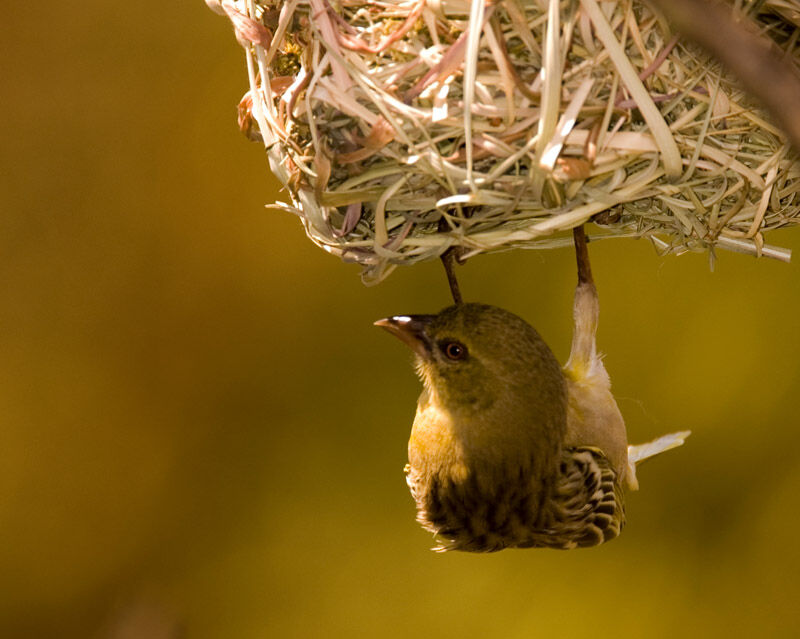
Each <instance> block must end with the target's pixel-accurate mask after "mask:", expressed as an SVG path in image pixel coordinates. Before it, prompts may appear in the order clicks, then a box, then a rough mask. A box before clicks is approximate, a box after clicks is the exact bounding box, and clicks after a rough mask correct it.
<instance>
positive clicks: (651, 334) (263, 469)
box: [0, 0, 800, 639]
mask: <svg viewBox="0 0 800 639" xmlns="http://www.w3.org/2000/svg"><path fill="white" fill-rule="evenodd" d="M40 9H44V8H43V7H42V8H40ZM3 14H4V15H3V19H2V20H1V21H0V42H2V43H3V45H2V49H3V56H2V57H3V67H4V69H3V74H2V76H3V99H2V102H1V103H0V109H2V118H0V128H1V130H2V137H1V138H0V139H2V153H0V244H1V245H2V250H1V252H0V636H2V637H3V638H8V639H12V638H17V637H20V638H37V639H38V638H50V637H58V638H71V637H92V638H94V637H102V638H105V637H109V638H112V639H120V638H125V639H138V638H148V639H149V638H152V639H161V638H164V639H166V638H167V637H170V638H171V637H179V636H181V637H189V638H192V639H194V638H198V639H213V638H217V637H236V638H237V639H238V638H241V639H249V638H261V637H322V636H325V637H409V636H419V637H428V636H444V637H454V636H460V637H511V638H516V637H519V638H523V637H525V638H527V637H535V636H545V635H548V636H553V635H554V636H559V637H577V636H584V635H585V634H587V633H589V632H591V633H592V634H594V635H597V634H599V635H600V636H603V635H605V634H606V630H607V631H608V634H610V633H612V632H613V633H614V635H615V636H617V637H642V636H647V637H672V636H674V635H675V634H676V633H678V632H680V633H681V635H682V636H705V637H716V636H720V637H721V636H729V635H731V634H735V635H736V636H754V635H758V636H776V637H781V636H783V637H785V636H791V635H793V634H794V632H796V630H797V628H798V625H799V624H800V607H798V606H797V601H798V597H799V596H800V583H799V582H798V580H797V575H798V572H800V549H799V547H798V544H797V540H796V537H797V535H796V531H797V529H798V526H799V525H800V514H799V513H800V509H799V508H798V505H800V447H798V445H797V430H798V416H797V415H798V411H797V405H796V404H795V400H796V399H797V396H798V388H797V386H798V380H799V379H800V357H799V356H800V334H799V333H798V321H797V315H798V312H800V299H798V283H800V229H795V230H788V231H781V232H777V233H773V234H771V235H770V236H768V241H769V242H771V243H773V244H781V245H784V246H788V247H791V248H794V250H795V252H796V258H795V262H794V263H792V264H790V265H786V264H781V263H777V262H772V261H767V260H756V259H754V258H751V257H746V256H739V255H733V254H727V253H722V254H720V255H719V260H718V263H717V266H716V271H715V272H713V273H712V272H710V270H709V266H708V260H707V257H706V256H703V255H687V256H682V257H669V258H660V257H658V256H657V255H656V254H655V252H654V251H653V249H652V247H651V246H650V245H649V243H647V242H643V241H642V242H637V241H634V240H614V241H611V242H608V243H599V244H595V245H592V257H593V260H594V264H593V266H594V269H595V277H596V280H597V282H598V286H599V288H600V295H601V307H602V316H601V329H600V345H601V347H602V349H603V350H604V351H605V352H606V353H607V358H606V365H607V367H608V369H609V371H610V373H611V376H612V380H613V381H614V387H615V391H616V394H617V396H618V397H619V401H620V406H621V408H622V411H623V413H624V415H625V417H626V420H627V423H628V431H629V433H630V436H631V439H632V440H634V441H644V440H647V439H649V438H652V437H655V436H657V435H659V434H661V433H664V432H667V431H672V430H677V429H691V430H692V431H693V433H694V434H693V435H692V437H691V438H690V440H689V441H688V443H687V445H686V446H685V447H684V448H682V449H680V450H677V451H674V452H671V453H669V454H667V455H664V456H663V457H660V458H658V459H657V460H655V461H653V462H651V463H650V464H648V465H647V466H645V467H644V468H643V470H642V471H641V472H640V479H641V485H642V490H641V491H640V492H639V493H635V494H632V495H631V496H630V499H629V504H628V521H629V523H628V526H627V528H626V530H625V533H624V534H623V536H622V537H621V538H620V539H619V540H617V541H614V542H613V543H611V544H608V545H607V546H603V547H600V548H596V549H590V550H582V551H572V552H558V551H541V550H540V551H505V552H502V553H498V554H494V555H488V556H471V555H465V554H450V555H437V554H435V553H432V552H431V551H430V550H429V548H430V547H431V545H432V541H431V539H430V536H429V535H428V534H427V533H425V532H424V531H422V530H421V529H420V528H419V527H418V526H417V524H416V523H415V521H414V512H413V505H412V501H411V498H410V496H409V494H408V491H407V489H406V486H405V482H404V478H403V474H402V468H403V465H404V463H405V461H406V457H405V446H406V439H407V436H408V430H409V427H410V424H411V420H412V417H413V414H414V408H415V401H416V397H417V394H418V392H419V383H418V381H417V380H416V378H415V376H414V373H413V371H412V368H411V358H410V355H409V353H408V352H407V350H406V349H405V347H404V346H403V345H402V344H400V343H399V342H397V341H396V340H394V339H392V338H391V337H390V336H388V335H387V334H385V333H384V332H382V331H380V330H379V329H377V328H373V327H372V326H371V323H372V321H374V320H375V319H377V318H380V317H384V316H386V315H389V314H394V313H409V312H432V311H436V310H438V309H439V308H441V307H442V306H444V305H446V304H447V303H448V293H447V288H446V284H445V279H444V276H443V272H442V270H441V267H440V265H439V264H437V263H431V264H425V265H420V266H416V267H413V268H404V269H400V270H397V271H395V273H394V274H392V275H391V276H390V277H389V279H388V280H387V281H386V282H385V283H383V284H381V285H380V286H378V287H376V288H365V287H364V286H363V285H362V284H361V283H360V281H359V278H358V268H357V267H356V266H354V265H344V264H342V263H341V262H339V261H338V260H337V259H336V258H333V257H331V256H328V255H327V254H325V253H324V252H323V251H321V250H320V249H318V248H316V247H315V246H313V245H312V244H311V243H310V242H309V241H308V240H307V239H306V238H305V236H304V234H303V231H302V228H301V226H300V224H299V222H298V221H297V220H296V219H294V218H293V217H291V216H290V215H288V214H285V213H278V212H273V211H266V210H265V209H264V208H263V206H264V205H265V204H268V203H271V202H273V201H274V200H275V199H276V198H278V197H280V196H279V194H278V188H277V184H276V182H275V180H274V179H273V178H272V177H271V175H270V174H269V171H268V168H267V163H266V159H265V156H264V153H263V148H262V147H260V146H259V145H258V144H254V143H250V142H248V141H247V140H246V139H245V138H244V136H242V135H241V134H240V132H239V131H238V129H237V126H236V104H237V102H238V100H239V98H240V97H241V95H242V93H243V92H244V91H245V89H246V74H245V68H244V56H243V54H242V52H241V51H240V49H239V47H238V45H237V44H236V42H235V40H234V37H233V33H232V30H231V28H230V25H229V24H228V23H227V22H226V20H224V19H223V18H220V17H219V16H217V15H215V14H213V13H212V12H210V11H209V10H208V9H207V8H206V6H205V5H204V3H203V2H201V1H200V0H196V1H193V2H179V3H168V2H165V3H158V4H157V5H155V4H153V3H124V4H120V3H105V2H100V1H98V0H88V1H87V2H84V3H81V5H80V7H79V8H76V7H74V6H73V5H71V4H70V3H55V4H52V3H51V4H50V5H48V6H47V7H46V10H39V11H37V10H35V9H32V8H31V7H30V6H28V5H26V4H25V3H10V4H8V6H6V7H5V9H4V12H3ZM460 277H461V283H462V289H463V290H464V292H465V295H466V296H467V298H469V299H472V300H480V301H484V302H489V303H493V304H497V305H500V306H503V307H506V308H508V309H510V310H512V311H514V312H516V313H518V314H520V315H522V316H523V317H525V318H526V319H528V320H529V321H530V322H531V323H532V324H534V325H535V326H537V327H538V329H539V330H540V332H541V333H542V334H543V336H544V337H545V339H546V340H547V341H548V342H549V343H550V345H551V346H552V347H553V349H554V351H555V352H556V354H557V355H558V356H559V358H560V359H561V360H562V361H564V359H565V357H566V355H567V352H568V348H569V343H570V336H571V326H570V321H571V318H570V314H571V303H572V292H573V284H574V280H575V275H574V268H573V256H572V253H571V252H570V251H559V252H551V253H539V252H522V251H517V252H513V253H504V254H498V255H493V256H484V257H478V258H476V259H474V260H472V261H471V262H470V263H469V264H468V265H467V266H465V267H464V268H462V269H461V271H460Z"/></svg>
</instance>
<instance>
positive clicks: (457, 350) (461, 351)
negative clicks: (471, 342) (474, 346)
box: [442, 342, 467, 361]
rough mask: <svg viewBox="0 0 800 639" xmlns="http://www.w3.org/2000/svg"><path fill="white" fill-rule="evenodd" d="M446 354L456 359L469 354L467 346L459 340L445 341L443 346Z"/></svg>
mask: <svg viewBox="0 0 800 639" xmlns="http://www.w3.org/2000/svg"><path fill="white" fill-rule="evenodd" d="M442 351H444V354H445V356H446V357H447V358H448V359H452V360H454V361H457V360H460V359H464V358H465V357H466V356H467V347H466V346H464V345H463V344H460V343H459V342H445V343H444V345H443V346H442Z"/></svg>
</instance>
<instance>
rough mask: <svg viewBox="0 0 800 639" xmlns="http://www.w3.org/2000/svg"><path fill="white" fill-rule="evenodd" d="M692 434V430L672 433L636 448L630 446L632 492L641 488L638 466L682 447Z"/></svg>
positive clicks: (630, 483) (629, 476) (629, 482)
mask: <svg viewBox="0 0 800 639" xmlns="http://www.w3.org/2000/svg"><path fill="white" fill-rule="evenodd" d="M691 434H692V431H690V430H682V431H679V432H677V433H670V434H669V435H662V436H661V437H659V438H658V439H654V440H653V441H651V442H647V443H646V444H637V445H636V446H628V484H629V487H630V488H631V489H632V490H636V489H638V488H639V482H638V481H637V479H636V466H637V465H638V464H641V463H642V462H643V461H644V460H645V459H650V458H651V457H655V456H656V455H659V454H661V453H663V452H664V451H667V450H671V449H673V448H677V447H678V446H682V445H683V442H685V441H686V438H687V437H688V436H689V435H691Z"/></svg>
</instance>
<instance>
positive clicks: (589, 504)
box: [543, 446, 625, 549]
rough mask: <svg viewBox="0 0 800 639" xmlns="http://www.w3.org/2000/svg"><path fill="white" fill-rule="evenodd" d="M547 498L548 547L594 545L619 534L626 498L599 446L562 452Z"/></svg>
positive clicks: (546, 524)
mask: <svg viewBox="0 0 800 639" xmlns="http://www.w3.org/2000/svg"><path fill="white" fill-rule="evenodd" d="M559 471H560V472H559V475H558V479H557V481H556V486H555V488H554V490H553V494H552V498H551V499H550V500H549V503H548V508H547V513H546V520H545V521H544V522H543V523H544V525H545V528H546V530H547V533H548V534H547V538H546V543H545V544H543V545H547V546H549V547H551V548H563V549H569V548H582V547H586V546H596V545H598V544H602V543H603V542H604V541H609V540H610V539H613V538H614V537H616V536H618V535H619V533H620V531H621V530H622V527H623V525H624V524H625V502H624V497H623V493H622V487H621V486H620V483H619V482H618V481H617V474H616V473H615V472H614V470H613V468H612V467H611V464H610V463H609V461H608V458H607V457H606V456H605V455H604V454H603V452H602V451H601V450H600V449H599V448H592V447H589V446H581V447H577V448H571V449H567V450H566V451H565V452H564V455H563V458H562V461H561V464H560V467H559Z"/></svg>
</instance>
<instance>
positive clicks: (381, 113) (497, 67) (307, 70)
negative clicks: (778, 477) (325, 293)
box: [207, 0, 800, 283]
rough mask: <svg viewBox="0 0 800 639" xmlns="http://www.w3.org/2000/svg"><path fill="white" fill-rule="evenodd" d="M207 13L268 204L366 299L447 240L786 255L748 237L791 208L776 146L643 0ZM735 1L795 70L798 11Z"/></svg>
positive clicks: (349, 0)
mask: <svg viewBox="0 0 800 639" xmlns="http://www.w3.org/2000/svg"><path fill="white" fill-rule="evenodd" d="M207 1H208V2H209V4H216V5H217V6H218V8H221V9H222V10H224V11H225V12H226V13H227V14H228V16H229V17H231V18H232V20H233V22H234V25H235V26H236V27H237V34H238V35H239V39H240V41H243V44H245V45H246V46H245V48H246V52H247V63H248V70H249V78H250V91H249V92H248V94H247V95H246V96H245V98H244V99H243V102H242V105H241V106H242V111H241V116H242V117H241V121H242V125H243V127H244V128H245V129H248V130H249V131H250V132H251V134H252V135H253V136H254V137H257V138H258V139H262V140H263V141H264V144H265V145H266V148H267V153H268V156H269V161H270V166H271V168H272V170H273V172H274V173H275V174H276V175H277V176H278V178H279V179H280V180H281V182H282V183H283V184H284V185H285V186H286V188H287V191H288V193H289V195H290V197H291V203H290V204H287V203H279V204H277V205H276V206H278V207H280V208H282V209H285V210H288V211H291V212H293V213H295V214H296V215H298V216H299V217H300V219H301V220H302V221H303V224H304V226H305V229H306V232H307V234H308V236H309V237H310V238H311V239H312V240H313V241H314V242H315V243H316V244H318V245H319V246H321V247H323V248H324V249H325V250H327V251H329V252H331V253H334V254H336V255H339V256H341V257H342V258H343V259H345V260H349V261H356V262H359V263H361V264H363V265H364V266H365V269H364V280H365V282H367V283H374V282H378V281H380V280H381V279H383V278H384V277H385V276H386V275H387V274H388V273H389V272H390V271H391V270H392V269H393V268H394V267H395V266H396V265H398V264H413V263H415V262H419V261H421V260H427V259H430V258H434V257H437V256H439V255H441V254H442V253H443V252H444V251H446V250H447V249H448V248H450V247H454V246H455V247H460V248H459V254H460V256H461V258H462V259H466V258H467V257H469V256H472V255H475V254H477V253H481V252H486V251H496V250H503V249H511V248H551V247H558V246H563V245H566V244H569V243H570V242H571V238H570V237H569V235H568V233H566V232H567V231H569V230H570V229H571V228H573V227H574V226H576V225H579V224H582V223H584V222H587V221H592V222H594V226H593V227H591V228H590V229H589V231H590V237H591V239H599V238H609V237H648V238H650V239H651V240H652V241H653V243H654V244H655V246H656V248H657V249H658V250H659V251H661V252H663V253H681V252H684V251H687V250H691V251H703V250H711V254H712V256H713V249H714V248H715V247H720V248H725V249H731V250H736V251H743V252H748V253H751V254H753V255H766V256H770V257H775V258H779V259H785V260H788V259H789V255H790V254H789V251H787V250H784V249H780V248H776V247H770V246H767V245H765V244H764V240H763V233H764V231H767V230H770V229H774V228H778V227H782V226H786V225H789V224H794V223H796V222H797V217H798V212H799V211H800V206H798V204H800V199H799V197H798V190H799V189H800V166H799V165H798V163H797V162H796V157H795V155H794V154H793V152H792V151H791V150H790V147H789V145H788V143H787V141H786V139H785V137H784V135H783V134H782V133H781V132H780V131H779V130H778V129H777V128H776V127H775V126H773V125H772V124H770V123H769V122H768V121H767V120H766V119H765V116H764V114H763V113H761V112H760V111H759V110H758V109H757V108H754V105H753V103H752V101H751V100H750V99H749V98H748V96H746V95H745V94H744V93H743V92H742V90H741V89H739V88H738V86H737V84H736V82H735V79H734V78H732V77H730V75H728V74H726V72H725V71H724V70H723V69H721V68H720V66H719V64H717V63H716V62H715V61H714V60H712V59H710V58H709V56H707V55H706V54H705V53H703V52H702V51H700V50H699V49H697V48H695V47H693V46H690V45H688V44H685V43H684V42H682V41H681V40H679V39H678V38H677V37H676V36H675V35H674V34H673V33H672V32H671V31H670V29H669V26H668V25H667V24H666V22H665V21H664V20H663V19H662V18H660V17H659V16H657V15H655V14H654V13H653V12H651V11H650V9H649V8H648V7H647V6H646V5H645V4H643V3H642V2H638V1H631V0H629V1H624V0H621V1H619V2H597V1H596V0H563V1H561V2H558V0H539V1H537V0H500V1H496V2H484V1H483V0H378V1H370V2H367V1H365V0H342V1H341V2H339V3H334V0H330V1H329V0H245V1H241V2H233V1H232V0H207ZM741 4H743V6H744V8H745V10H746V9H747V8H748V7H751V5H752V7H755V6H756V5H757V9H756V11H757V14H756V15H753V16H751V17H752V18H753V20H754V21H755V23H756V24H757V25H758V26H759V28H760V29H761V30H762V31H763V32H764V33H766V34H768V35H769V36H770V37H771V38H772V39H773V40H774V41H775V42H776V43H777V45H778V46H780V47H782V48H783V49H784V50H785V51H786V52H787V55H790V56H792V57H794V56H795V53H794V48H795V44H796V40H797V38H798V26H797V25H796V24H795V23H794V22H793V21H796V20H797V18H796V16H797V15H798V13H797V8H798V3H797V2H792V1H786V0H774V1H773V0H766V1H759V2H755V3H748V2H743V3H741ZM248 29H249V31H248ZM794 59H796V58H794Z"/></svg>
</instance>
